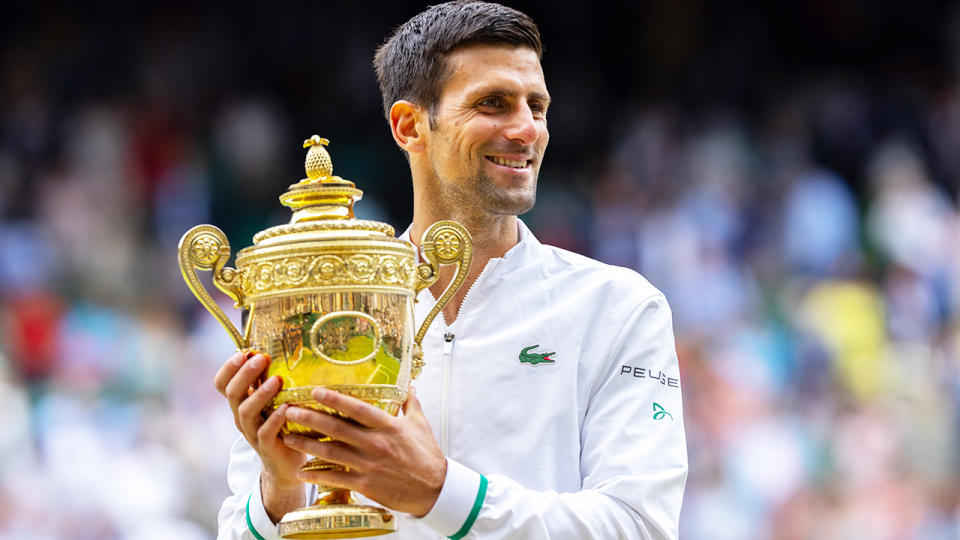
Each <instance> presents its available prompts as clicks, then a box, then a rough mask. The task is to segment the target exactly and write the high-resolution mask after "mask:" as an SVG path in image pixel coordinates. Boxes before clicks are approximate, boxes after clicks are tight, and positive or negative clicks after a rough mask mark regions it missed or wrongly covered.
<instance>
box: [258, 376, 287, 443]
mask: <svg viewBox="0 0 960 540" xmlns="http://www.w3.org/2000/svg"><path fill="white" fill-rule="evenodd" d="M271 380H272V378H271ZM252 397H253V396H251V398H252ZM288 408H289V405H287V404H286V403H284V404H283V405H281V406H279V407H277V410H275V411H273V412H272V413H270V416H268V417H267V419H266V420H264V422H263V425H262V426H260V429H258V430H257V442H258V443H260V446H264V445H269V444H271V443H273V444H276V443H277V441H278V439H277V435H279V434H280V430H281V429H283V424H284V423H286V421H287V417H286V412H287V409H288Z"/></svg>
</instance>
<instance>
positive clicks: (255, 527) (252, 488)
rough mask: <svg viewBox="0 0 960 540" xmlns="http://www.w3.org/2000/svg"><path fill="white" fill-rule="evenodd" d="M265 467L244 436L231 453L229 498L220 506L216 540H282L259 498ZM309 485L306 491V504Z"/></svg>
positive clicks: (228, 480)
mask: <svg viewBox="0 0 960 540" xmlns="http://www.w3.org/2000/svg"><path fill="white" fill-rule="evenodd" d="M262 467H263V463H262V462H261V461H260V456H258V455H257V453H256V452H255V451H254V450H253V448H252V447H251V446H250V444H249V443H247V441H246V439H244V438H243V436H238V437H237V440H236V441H234V442H233V447H232V448H231V449H230V464H229V465H228V466H227V484H228V485H229V487H230V496H229V497H227V498H226V499H224V501H223V504H221V505H220V513H219V515H218V516H217V522H218V527H217V540H240V539H243V540H279V539H280V536H278V535H277V526H276V525H275V524H274V523H273V522H272V521H270V518H269V517H268V516H267V511H266V510H265V509H264V508H263V500H262V499H261V498H260V469H261V468H262ZM309 488H310V486H309V485H306V486H305V487H304V501H306V499H307V490H308V489H309Z"/></svg>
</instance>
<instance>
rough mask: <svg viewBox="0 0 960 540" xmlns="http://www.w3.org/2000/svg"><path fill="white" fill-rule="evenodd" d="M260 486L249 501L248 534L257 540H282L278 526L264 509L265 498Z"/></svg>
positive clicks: (247, 509)
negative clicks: (278, 532)
mask: <svg viewBox="0 0 960 540" xmlns="http://www.w3.org/2000/svg"><path fill="white" fill-rule="evenodd" d="M257 484H258V486H257V487H256V488H255V489H254V490H253V491H252V492H251V493H250V497H249V498H248V499H247V508H246V518H247V532H249V533H250V535H251V536H252V537H253V538H256V539H257V540H280V535H279V534H277V526H276V525H275V524H274V523H273V521H271V520H270V516H268V515H267V511H266V509H264V508H263V497H262V496H261V494H260V486H259V482H257Z"/></svg>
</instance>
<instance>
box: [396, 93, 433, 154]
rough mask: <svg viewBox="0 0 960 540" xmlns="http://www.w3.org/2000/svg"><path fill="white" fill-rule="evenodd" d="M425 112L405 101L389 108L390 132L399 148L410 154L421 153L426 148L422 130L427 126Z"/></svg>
mask: <svg viewBox="0 0 960 540" xmlns="http://www.w3.org/2000/svg"><path fill="white" fill-rule="evenodd" d="M426 120H427V112H426V111H425V110H424V109H422V108H420V107H419V106H418V105H416V104H415V103H412V102H410V101H406V100H400V101H397V102H395V103H394V104H393V105H392V106H391V107H390V131H391V132H393V140H394V141H396V142H397V145H399V146H400V148H402V149H404V150H406V151H407V152H410V153H419V152H422V151H423V149H424V148H425V147H426V141H425V140H424V135H425V134H424V133H423V130H424V128H425V126H427V125H428V122H426Z"/></svg>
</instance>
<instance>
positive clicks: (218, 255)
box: [177, 225, 252, 349]
mask: <svg viewBox="0 0 960 540" xmlns="http://www.w3.org/2000/svg"><path fill="white" fill-rule="evenodd" d="M229 258H230V242H228V241H227V235H225V234H223V231H221V230H220V229H218V228H217V227H214V226H213V225H197V226H196V227H194V228H192V229H190V230H189V231H187V232H186V233H185V234H184V235H183V237H182V238H180V245H179V246H177V261H178V262H179V263H180V273H181V274H183V279H184V281H186V282H187V287H189V288H190V291H191V292H193V294H194V296H196V297H197V300H199V301H200V303H201V304H203V307H205V308H207V311H209V312H210V314H211V315H213V316H214V317H215V318H216V319H217V320H218V321H220V324H221V325H223V327H224V328H225V329H226V330H227V333H229V334H230V337H231V338H233V342H234V343H235V344H236V345H237V348H238V349H246V348H248V347H249V346H250V344H249V339H248V338H249V330H250V325H249V324H248V325H247V332H246V333H244V334H241V333H240V331H239V330H237V327H236V326H234V325H233V323H232V322H230V319H228V318H227V315H226V314H225V313H224V312H223V310H222V309H220V306H218V305H217V303H216V302H214V300H213V297H211V296H210V293H208V292H207V290H206V289H205V288H204V286H203V283H201V282H200V279H199V278H198V277H197V273H196V271H197V270H205V271H210V270H212V271H213V284H214V285H216V286H217V288H218V289H220V290H221V291H223V292H224V293H226V295H227V296H229V297H230V298H233V300H234V302H235V305H236V307H237V308H240V307H242V305H243V291H242V290H241V288H240V274H238V273H237V271H236V270H235V269H233V268H230V267H224V265H225V264H227V259H229ZM247 315H248V318H249V319H252V316H251V315H252V314H247ZM248 322H249V321H248Z"/></svg>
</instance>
